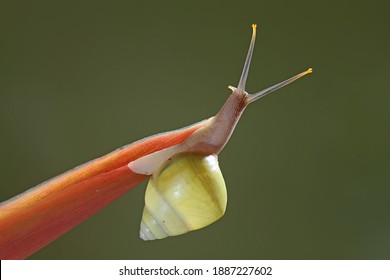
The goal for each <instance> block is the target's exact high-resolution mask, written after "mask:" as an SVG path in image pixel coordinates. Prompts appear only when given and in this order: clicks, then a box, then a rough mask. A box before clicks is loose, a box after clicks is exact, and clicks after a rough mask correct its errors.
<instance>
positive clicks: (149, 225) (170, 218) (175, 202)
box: [140, 154, 227, 240]
mask: <svg viewBox="0 0 390 280" xmlns="http://www.w3.org/2000/svg"><path fill="white" fill-rule="evenodd" d="M226 204H227V192H226V185H225V181H224V179H223V176H222V172H221V170H220V168H219V165H218V157H217V156H216V155H200V154H179V155H177V156H176V157H174V158H172V159H169V160H167V161H166V162H165V163H164V164H163V165H162V167H161V168H160V169H159V170H158V171H157V172H155V173H154V174H153V176H152V177H151V179H150V180H149V183H148V186H147V187H146V193H145V208H144V211H143V215H142V221H141V229H140V237H141V239H143V240H154V239H161V238H165V237H168V236H174V235H180V234H183V233H186V232H189V231H192V230H197V229H200V228H203V227H205V226H207V225H209V224H211V223H213V222H215V221H216V220H218V219H219V218H221V217H222V216H223V214H224V213H225V210H226Z"/></svg>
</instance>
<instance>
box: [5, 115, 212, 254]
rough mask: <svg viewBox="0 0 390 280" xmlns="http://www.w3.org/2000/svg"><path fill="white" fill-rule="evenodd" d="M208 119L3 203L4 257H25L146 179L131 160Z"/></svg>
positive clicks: (181, 136) (172, 142)
mask: <svg viewBox="0 0 390 280" xmlns="http://www.w3.org/2000/svg"><path fill="white" fill-rule="evenodd" d="M206 122H207V121H203V122H200V123H197V124H195V125H193V126H189V127H185V128H182V129H179V130H175V131H171V132H167V133H163V134H158V135H156V136H151V137H148V138H145V139H142V140H140V141H137V142H135V143H133V144H130V145H127V146H125V147H122V148H120V149H118V150H116V151H114V152H112V153H109V154H107V155H105V156H102V157H100V158H98V159H95V160H92V161H90V162H87V163H86V164H83V165H81V166H79V167H77V168H75V169H72V170H70V171H68V172H66V173H64V174H62V175H60V176H57V177H55V178H53V179H51V180H49V181H46V182H44V183H42V184H40V185H38V186H36V187H34V188H32V189H30V190H28V191H27V192H25V193H23V194H21V195H18V196H16V197H14V198H11V199H10V200H7V201H5V202H3V203H2V204H0V259H24V258H26V257H28V256H30V255H31V254H33V253H34V252H36V251H38V250H39V249H41V248H43V247H44V246H46V245H47V244H49V243H50V242H52V241H53V240H55V239H57V238H58V237H60V236H61V235H63V234H64V233H65V232H67V231H68V230H70V229H71V228H73V227H74V226H76V225H77V224H79V223H81V222H82V221H84V220H85V219H87V218H88V217H90V216H91V215H93V214H94V213H96V212H97V211H98V210H100V209H101V208H103V207H104V206H105V205H107V204H108V203H110V202H112V201H113V200H115V199H116V198H118V197H119V196H121V195H122V194H124V193H125V192H127V191H128V190H130V189H131V188H132V187H134V186H136V185H137V184H139V183H140V182H142V181H143V180H145V179H146V178H147V176H146V175H141V174H137V173H134V172H132V171H131V170H130V169H129V168H128V166H127V164H128V163H129V162H131V161H133V160H135V159H137V158H140V157H142V156H144V155H147V154H150V153H153V152H155V151H158V150H161V149H165V148H167V147H170V146H173V145H177V144H179V143H181V142H183V141H184V140H185V139H187V138H188V137H189V136H190V135H191V134H192V133H193V132H194V131H195V130H197V129H199V128H200V127H202V126H203V125H204V124H205V123H206Z"/></svg>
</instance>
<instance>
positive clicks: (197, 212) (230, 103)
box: [128, 24, 312, 240]
mask: <svg viewBox="0 0 390 280" xmlns="http://www.w3.org/2000/svg"><path fill="white" fill-rule="evenodd" d="M255 39H256V25H255V24H253V25H252V38H251V42H250V46H249V51H248V54H247V56H246V60H245V64H244V69H243V71H242V74H241V78H240V81H239V83H238V87H237V88H235V87H233V86H229V89H230V90H232V93H231V95H230V96H229V97H228V99H227V101H226V102H225V104H224V105H223V106H222V108H221V109H220V111H219V112H218V113H217V114H216V115H215V116H214V117H212V118H209V119H207V120H205V121H204V122H205V124H203V125H202V127H201V128H199V129H197V130H196V131H195V132H194V133H192V134H191V135H190V136H189V137H188V138H187V139H186V140H185V141H183V142H181V143H179V144H177V145H174V146H171V147H168V148H165V149H162V150H159V151H156V152H154V153H151V154H148V155H145V156H143V157H140V158H138V159H136V160H134V161H132V162H130V163H129V164H128V167H129V168H130V170H132V171H133V172H135V173H138V174H144V175H151V178H150V180H149V182H148V185H147V187H146V192H145V207H144V211H143V214H142V220H141V225H140V237H141V239H143V240H154V239H162V238H165V237H168V236H176V235H180V234H184V233H187V232H189V231H193V230H197V229H200V228H203V227H205V226H207V225H209V224H211V223H213V222H215V221H217V220H218V219H220V218H221V217H222V216H223V215H224V213H225V210H226V204H227V191H226V185H225V181H224V179H223V176H222V172H221V170H220V168H219V164H218V154H219V152H220V151H221V150H222V149H223V148H224V146H225V145H226V143H227V141H228V140H229V138H230V136H231V135H232V133H233V130H234V128H235V126H236V124H237V122H238V121H239V119H240V117H241V115H242V113H243V111H244V109H245V108H246V107H247V105H248V104H250V103H252V102H254V101H256V100H258V99H260V98H261V97H264V96H266V95H267V94H269V93H271V92H273V91H275V90H277V89H280V88H282V87H284V86H285V85H287V84H289V83H292V82H293V81H295V80H297V79H299V78H301V77H303V76H305V75H306V74H309V73H311V72H312V69H311V68H309V69H308V70H306V71H304V72H302V73H300V74H298V75H296V76H293V77H291V78H289V79H287V80H285V81H283V82H280V83H278V84H276V85H273V86H271V87H269V88H267V89H265V90H262V91H260V92H258V93H255V94H249V93H247V92H246V91H245V84H246V80H247V77H248V72H249V66H250V62H251V58H252V54H253V50H254V45H255Z"/></svg>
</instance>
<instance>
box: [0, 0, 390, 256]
mask: <svg viewBox="0 0 390 280" xmlns="http://www.w3.org/2000/svg"><path fill="white" fill-rule="evenodd" d="M388 11H389V4H388V1H370V2H367V1H346V0H341V1H332V2H329V1H322V2H320V1H309V0H307V1H259V0H258V1H153V2H152V1H112V2H110V1H105V2H100V1H1V2H0V33H1V34H0V35H1V36H0V37H1V38H0V40H1V42H0V100H1V101H0V129H1V140H0V141H1V146H0V147H1V155H2V156H1V158H2V160H1V162H0V170H1V176H0V180H1V187H0V200H6V199H8V198H10V197H12V196H14V195H17V194H19V193H21V192H23V191H25V190H27V189H28V188H30V187H32V186H34V185H36V184H38V183H40V182H42V181H44V180H47V179H49V178H51V177H53V176H55V175H57V174H59V173H62V172H64V171H66V170H68V169H70V168H72V167H74V166H77V165H79V164H81V163H83V162H86V161H88V160H90V159H93V158H96V157H98V156H101V155H103V154H105V153H107V152H110V151H111V150H114V149H116V148H117V147H120V146H122V145H124V144H127V143H131V142H133V141H136V140H138V139H141V138H143V137H145V136H149V135H152V134H155V133H158V132H162V131H168V130H172V129H176V128H179V127H182V126H185V125H188V124H191V123H194V122H196V121H199V120H202V119H205V118H207V117H210V116H212V115H213V114H214V113H215V112H217V110H218V109H219V107H220V106H221V105H222V104H223V102H224V100H225V99H226V98H227V96H228V94H229V93H230V91H229V90H228V89H227V85H229V84H232V85H237V83H238V79H239V77H240V73H241V69H242V66H243V62H244V59H245V55H246V52H247V49H248V46H249V40H250V35H251V24H252V23H257V24H258V40H257V46H256V50H255V54H254V56H253V61H252V67H251V71H250V75H249V80H248V86H247V90H248V92H255V91H258V90H260V89H263V88H265V87H267V86H269V85H272V84H274V83H276V82H279V81H281V80H283V79H285V78H287V77H289V76H292V75H294V74H296V73H298V72H300V71H303V70H306V69H307V68H308V67H313V69H314V73H313V74H312V75H310V76H308V77H305V78H303V79H302V80H300V81H298V82H296V83H294V84H293V85H290V86H288V87H287V88H284V89H282V90H280V91H279V92H278V93H275V94H273V95H271V96H268V97H266V98H264V99H263V100H261V101H260V102H258V103H257V104H254V105H252V106H250V107H249V108H248V109H247V110H246V111H245V114H244V116H243V118H242V120H241V122H240V124H239V125H238V127H237V129H236V131H235V133H234V135H233V137H232V139H231V141H230V142H229V144H228V145H227V146H226V148H225V150H224V151H223V152H222V153H221V155H220V164H221V168H222V171H223V173H224V176H225V180H226V182H227V186H228V192H229V203H228V209H227V213H226V215H225V216H224V217H223V219H221V220H220V221H218V222H217V223H215V224H213V225H212V226H209V227H207V228H205V229H203V230H199V231H196V232H192V233H190V234H186V235H183V236H179V237H175V238H168V239H165V240H161V241H155V242H144V241H142V240H141V239H139V237H138V232H139V222H140V218H141V214H142V209H143V199H144V198H143V195H144V191H145V186H146V182H145V183H144V184H142V185H139V186H138V187H136V188H134V189H133V190H131V191H130V192H129V193H127V194H126V195H124V196H123V197H121V198H120V199H118V200H117V201H115V202H114V203H112V204H111V205H109V206H107V207H106V208H105V209H103V210H102V211H100V212H99V213H97V214H96V215H94V216H93V217H91V218H90V219H88V220H87V221H85V222H84V223H82V224H81V225H79V226H77V227H76V228H74V229H73V230H71V231H70V232H68V233H67V234H65V235H64V236H63V237H61V238H60V239H58V240H56V241H55V242H53V243H52V244H50V245H49V246H47V247H46V248H44V249H42V250H41V251H39V252H38V253H36V254H34V255H33V256H31V259H389V258H390V186H389V181H390V172H389V171H390V162H389V155H390V148H389V143H390V130H389V125H390V112H389V104H390V86H389V83H388V79H389V77H388V75H389V70H388V69H389V68H388V67H389V63H390V55H389V50H390V36H389V27H390V19H389V16H388ZM0 231H1V229H0Z"/></svg>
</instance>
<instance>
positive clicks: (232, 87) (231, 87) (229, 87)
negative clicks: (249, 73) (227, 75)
mask: <svg viewBox="0 0 390 280" xmlns="http://www.w3.org/2000/svg"><path fill="white" fill-rule="evenodd" d="M228 89H230V90H232V91H235V90H237V88H235V87H234V86H231V85H228Z"/></svg>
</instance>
